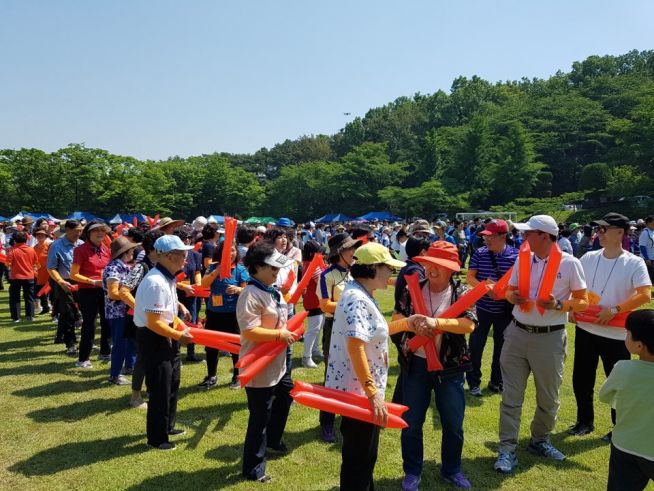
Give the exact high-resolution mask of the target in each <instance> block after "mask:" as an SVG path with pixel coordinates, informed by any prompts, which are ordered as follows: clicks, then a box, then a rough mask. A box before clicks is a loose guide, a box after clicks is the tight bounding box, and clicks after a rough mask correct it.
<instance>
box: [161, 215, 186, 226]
mask: <svg viewBox="0 0 654 491" xmlns="http://www.w3.org/2000/svg"><path fill="white" fill-rule="evenodd" d="M170 225H172V226H173V228H177V227H181V226H182V225H184V220H173V219H172V218H170V217H163V218H162V219H161V220H159V223H157V225H156V227H154V228H165V227H169V226H170Z"/></svg>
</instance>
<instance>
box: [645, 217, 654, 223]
mask: <svg viewBox="0 0 654 491" xmlns="http://www.w3.org/2000/svg"><path fill="white" fill-rule="evenodd" d="M651 222H654V215H649V216H648V217H645V223H651Z"/></svg>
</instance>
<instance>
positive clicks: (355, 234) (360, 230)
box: [350, 225, 372, 240]
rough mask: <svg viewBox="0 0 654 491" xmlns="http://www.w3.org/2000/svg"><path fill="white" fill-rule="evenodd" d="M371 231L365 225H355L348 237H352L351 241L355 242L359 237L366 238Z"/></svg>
mask: <svg viewBox="0 0 654 491" xmlns="http://www.w3.org/2000/svg"><path fill="white" fill-rule="evenodd" d="M371 230H372V229H371V228H370V227H368V226H367V225H357V226H356V227H354V228H353V229H352V231H351V232H350V235H351V236H352V238H353V239H355V240H356V239H358V238H360V237H368V234H370V232H371Z"/></svg>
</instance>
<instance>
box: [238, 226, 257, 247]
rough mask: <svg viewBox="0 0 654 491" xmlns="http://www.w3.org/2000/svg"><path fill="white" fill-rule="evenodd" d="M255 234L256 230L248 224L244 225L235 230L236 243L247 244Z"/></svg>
mask: <svg viewBox="0 0 654 491" xmlns="http://www.w3.org/2000/svg"><path fill="white" fill-rule="evenodd" d="M256 236H257V230H256V229H255V228H254V227H250V226H249V225H244V226H241V227H239V228H238V230H237V231H236V243H237V244H249V243H250V242H252V241H253V240H254V238H255V237H256Z"/></svg>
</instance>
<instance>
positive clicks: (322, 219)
mask: <svg viewBox="0 0 654 491" xmlns="http://www.w3.org/2000/svg"><path fill="white" fill-rule="evenodd" d="M335 216H336V213H328V214H327V215H324V216H321V217H320V218H316V219H315V220H314V222H316V223H332V222H333V221H334V220H332V219H333V218H334V217H335Z"/></svg>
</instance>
